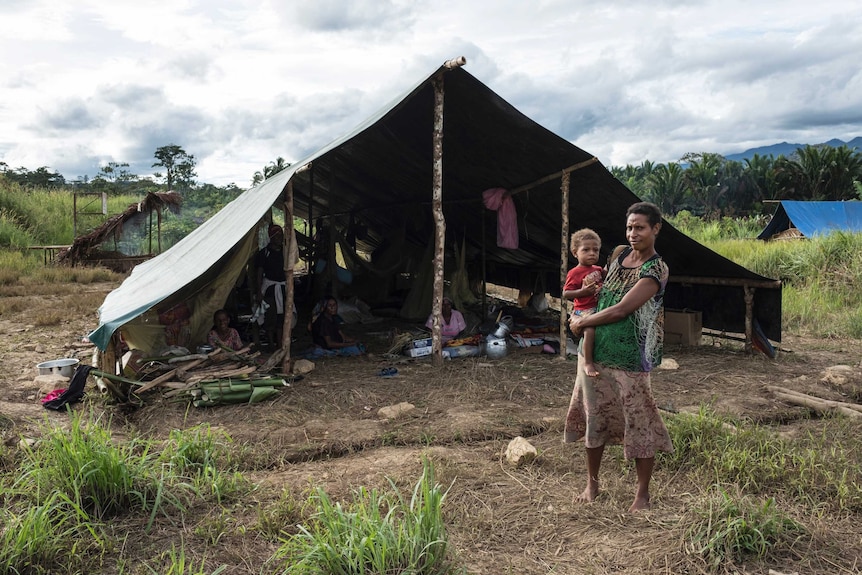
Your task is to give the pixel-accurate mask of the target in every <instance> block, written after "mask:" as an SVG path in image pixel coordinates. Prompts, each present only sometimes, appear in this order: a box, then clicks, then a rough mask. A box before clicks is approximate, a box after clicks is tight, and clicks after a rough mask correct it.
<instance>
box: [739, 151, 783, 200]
mask: <svg viewBox="0 0 862 575" xmlns="http://www.w3.org/2000/svg"><path fill="white" fill-rule="evenodd" d="M744 161H745V171H746V172H747V173H748V177H749V179H750V180H751V182H752V183H753V184H754V186H755V187H756V189H757V196H756V200H755V201H758V202H762V201H763V200H777V199H778V198H779V194H780V192H781V188H780V186H779V183H778V175H777V173H776V171H775V158H774V157H773V156H772V154H769V155H768V156H761V155H760V154H754V156H752V157H751V158H746V159H745V160H744Z"/></svg>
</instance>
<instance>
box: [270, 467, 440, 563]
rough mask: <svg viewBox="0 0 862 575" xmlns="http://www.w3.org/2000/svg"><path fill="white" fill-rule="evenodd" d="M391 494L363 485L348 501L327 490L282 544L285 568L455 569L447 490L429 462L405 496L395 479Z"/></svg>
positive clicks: (320, 492)
mask: <svg viewBox="0 0 862 575" xmlns="http://www.w3.org/2000/svg"><path fill="white" fill-rule="evenodd" d="M390 487H391V492H390V493H382V492H379V491H377V490H376V489H374V490H371V491H369V490H367V489H365V488H360V489H359V490H358V491H356V492H355V493H354V497H353V500H352V501H351V502H350V503H348V504H345V505H342V504H341V503H335V502H333V501H332V500H331V499H330V498H329V496H328V495H327V494H326V492H324V491H323V490H322V489H319V490H318V491H317V493H316V494H315V495H314V496H313V503H314V505H315V506H316V508H317V513H316V514H315V515H314V518H313V520H312V521H311V522H310V524H308V525H303V526H300V532H299V533H298V534H296V535H294V536H292V537H290V538H289V539H288V540H287V541H286V542H285V544H284V545H282V546H281V547H280V548H279V551H278V553H277V560H279V561H283V565H284V570H283V571H282V572H283V573H291V574H307V575H310V574H319V575H329V574H333V573H357V574H358V573H412V574H415V575H438V574H439V575H443V574H448V573H454V572H455V567H454V566H453V564H452V563H451V562H450V559H449V557H448V554H449V550H448V544H447V541H446V533H445V528H444V523H443V517H442V504H443V500H444V498H445V492H444V491H443V490H442V489H441V488H440V486H439V485H437V484H435V483H434V471H433V466H432V464H431V463H430V461H428V460H425V461H424V462H423V473H422V477H421V478H420V480H419V482H418V483H417V484H416V486H415V488H414V490H413V496H412V497H411V499H410V501H409V502H408V501H406V500H405V498H404V497H403V495H402V494H401V493H400V492H399V490H398V488H397V487H396V486H395V484H394V483H392V481H391V480H390Z"/></svg>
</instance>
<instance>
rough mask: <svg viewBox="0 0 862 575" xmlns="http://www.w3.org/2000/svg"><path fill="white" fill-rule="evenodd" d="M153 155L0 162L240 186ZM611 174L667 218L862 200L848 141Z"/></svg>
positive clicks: (34, 176)
mask: <svg viewBox="0 0 862 575" xmlns="http://www.w3.org/2000/svg"><path fill="white" fill-rule="evenodd" d="M154 158H155V159H156V162H154V163H153V165H152V167H154V168H162V169H163V170H164V172H156V173H154V174H153V175H152V179H151V178H148V177H143V178H142V177H139V176H137V175H136V174H132V173H131V172H129V170H128V167H129V164H127V163H123V162H109V163H108V164H107V165H105V166H102V167H101V168H100V170H99V173H98V174H97V175H96V176H95V177H93V178H92V179H88V178H87V177H84V178H83V179H82V180H78V181H74V182H71V183H69V182H66V180H65V178H63V176H62V175H61V174H59V173H57V172H55V171H51V169H50V168H48V167H47V166H42V167H40V168H37V169H36V170H28V169H27V168H24V167H21V168H16V169H10V168H9V166H7V165H6V164H5V163H4V162H0V173H2V174H3V175H4V176H5V177H6V178H7V179H8V180H9V181H11V182H15V183H18V184H19V185H22V186H25V187H28V186H29V187H43V188H56V187H63V186H67V185H71V186H75V187H84V188H87V189H89V190H92V191H116V192H124V193H135V192H146V191H153V190H157V189H167V190H173V191H178V192H180V193H182V194H183V196H184V199H185V200H186V201H187V202H191V203H200V204H204V203H210V204H212V205H219V206H221V205H224V204H225V203H227V202H228V201H230V200H231V199H233V198H234V197H236V195H238V194H239V193H240V192H241V191H242V190H240V189H239V188H238V187H237V186H236V185H235V184H229V185H228V186H226V187H217V186H213V185H212V184H199V183H198V182H197V181H196V180H195V178H196V177H197V173H196V171H195V168H196V162H195V157H194V155H192V154H189V153H187V152H186V151H185V150H184V149H183V148H182V147H181V146H178V145H176V144H168V145H166V146H161V147H159V148H156V151H155V153H154ZM289 166H290V163H289V162H286V161H285V160H284V158H281V157H279V158H277V159H276V160H275V161H273V162H270V163H269V164H267V165H266V166H264V168H263V169H262V170H260V171H257V172H255V173H254V175H253V176H252V180H251V183H252V185H253V186H254V185H257V184H259V183H261V182H263V181H264V180H266V179H267V178H269V177H271V176H273V175H275V174H277V173H278V172H280V171H282V170H284V169H285V168H287V167H289ZM610 171H611V173H612V174H613V175H614V176H615V177H616V178H617V179H618V180H620V181H621V182H622V183H623V184H625V185H626V187H628V188H629V189H630V190H632V191H633V192H634V193H635V194H636V195H637V196H638V197H640V198H641V199H644V200H648V201H651V202H654V203H656V204H657V205H658V206H660V207H661V209H662V210H663V211H664V212H665V213H667V214H668V215H674V214H676V213H678V212H680V211H682V210H687V211H689V212H691V213H693V214H697V215H700V216H703V217H705V218H707V219H720V218H722V217H725V216H729V217H737V216H749V215H756V214H760V213H762V212H763V204H764V202H765V201H766V200H852V199H862V154H860V152H859V151H857V150H856V149H855V148H853V149H851V148H849V147H847V146H840V147H832V146H827V145H819V146H804V147H800V148H798V149H797V150H796V152H794V153H793V154H791V155H790V156H784V155H780V156H778V157H774V156H773V155H771V154H770V155H768V156H761V155H759V154H755V155H754V156H753V157H751V158H747V159H745V160H743V161H742V162H738V161H735V160H728V159H727V158H725V157H724V156H722V155H720V154H713V153H708V152H700V153H689V154H686V155H684V156H683V157H682V158H681V159H680V160H679V161H678V162H668V163H667V164H661V163H654V162H651V161H649V160H645V161H644V162H643V163H641V164H640V165H638V166H633V165H631V164H629V165H627V166H625V167H617V166H612V167H611V168H610ZM770 211H771V210H770Z"/></svg>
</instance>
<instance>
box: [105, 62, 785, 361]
mask: <svg viewBox="0 0 862 575" xmlns="http://www.w3.org/2000/svg"><path fill="white" fill-rule="evenodd" d="M439 75H442V76H443V80H444V82H443V83H444V89H445V109H444V124H443V133H444V136H443V161H442V165H443V203H444V206H443V209H444V216H445V221H446V233H447V246H449V245H460V244H461V242H462V241H463V242H465V244H466V252H467V255H466V261H467V262H468V266H469V267H470V272H471V277H481V273H482V266H481V264H480V262H482V258H483V252H484V258H485V265H484V269H485V273H486V279H487V281H489V282H491V283H494V284H498V285H503V286H509V287H520V286H524V285H528V287H533V286H535V285H536V284H537V282H536V276H537V275H541V276H542V277H543V278H544V280H545V282H544V285H545V287H546V291H547V292H548V293H550V294H551V295H554V296H559V295H560V288H561V286H560V279H559V275H560V245H561V241H562V240H563V238H562V237H561V236H562V234H561V229H562V218H561V215H560V212H561V206H560V200H561V191H560V178H559V177H553V178H550V179H549V180H548V181H547V182H545V183H542V184H540V185H536V186H534V187H531V188H529V189H528V190H526V191H523V192H520V193H516V194H515V195H513V199H514V202H515V205H516V208H517V213H518V228H519V237H520V246H519V249H517V250H510V249H504V248H498V247H497V246H496V228H497V223H496V222H497V219H496V216H497V214H496V213H495V212H492V211H490V210H487V209H485V208H484V206H483V202H482V192H483V191H484V190H486V189H489V188H494V187H503V188H507V189H510V190H514V189H517V188H518V187H522V186H526V185H528V184H531V183H534V182H537V181H539V180H542V179H543V178H546V177H548V176H553V175H554V174H557V175H558V176H559V174H560V173H561V172H562V171H563V170H565V169H566V168H569V167H571V166H574V165H576V164H579V163H581V162H590V160H593V156H592V155H591V154H589V153H587V152H585V151H584V150H581V149H580V148H578V147H577V146H574V145H572V144H571V143H570V142H568V141H567V140H565V139H563V138H561V137H560V136H557V135H556V134H554V133H552V132H550V131H549V130H547V129H546V128H544V127H542V126H540V125H539V124H537V123H536V122H534V121H533V120H531V119H530V118H528V117H526V116H525V115H524V114H522V113H521V112H519V111H518V110H517V109H515V108H514V107H513V106H512V105H510V104H509V103H508V102H506V101H505V100H503V99H502V98H501V97H500V96H498V95H497V94H495V93H494V92H493V91H492V90H490V89H489V88H488V87H487V86H485V85H484V84H483V83H482V82H480V81H479V80H477V79H476V78H474V77H473V76H472V75H471V74H469V73H468V72H467V71H466V70H464V69H462V68H457V69H454V70H446V69H445V68H444V67H441V68H439V69H438V70H436V71H435V72H434V73H433V74H431V75H430V76H429V77H427V78H425V79H424V80H422V81H421V82H419V83H418V84H416V85H415V87H414V88H412V89H411V90H409V91H408V92H407V93H405V94H404V95H402V96H401V97H399V98H397V99H395V100H393V101H392V102H391V103H390V104H389V105H387V106H385V107H384V108H383V109H381V110H380V111H379V112H378V113H376V114H375V115H373V116H371V117H369V118H368V119H366V120H365V121H364V122H363V123H362V124H360V125H359V126H358V127H357V128H356V129H355V130H354V131H353V132H351V133H350V134H348V135H346V136H344V137H342V138H339V139H337V140H335V141H333V142H331V143H330V144H328V145H326V146H325V147H323V148H322V149H321V150H319V151H318V152H316V153H314V154H312V155H311V156H309V157H307V158H305V159H303V160H300V161H299V162H296V163H295V164H293V165H292V166H290V167H289V168H287V169H285V170H284V171H282V172H279V173H277V174H276V175H274V176H272V177H270V178H268V179H267V180H266V181H264V182H263V183H262V184H260V185H259V186H257V187H255V188H252V189H250V190H248V191H247V192H245V193H244V194H242V195H241V196H240V197H239V198H237V199H236V200H234V201H233V202H231V203H230V204H228V205H227V206H226V207H225V208H223V209H222V210H221V211H220V212H219V213H218V214H216V215H215V216H214V217H213V218H211V219H210V220H208V221H207V222H205V223H204V224H203V225H202V226H200V227H199V228H197V229H196V230H195V231H193V232H192V233H191V234H189V236H187V237H186V238H184V239H183V240H182V241H181V242H180V243H178V244H177V245H175V246H174V247H173V248H171V249H170V250H168V251H166V252H164V253H163V254H161V255H160V256H158V257H157V258H155V259H153V260H150V261H149V262H147V264H146V266H145V267H142V266H138V268H136V269H135V271H134V272H133V273H132V276H130V278H128V279H127V280H126V282H124V284H123V285H122V286H120V287H119V288H118V289H117V290H115V291H114V292H112V293H111V294H109V296H108V298H106V300H105V303H104V304H103V305H102V307H101V308H100V326H99V328H98V329H97V330H96V331H95V332H94V333H93V334H91V339H93V338H94V337H96V339H93V341H98V342H99V345H100V346H101V345H106V344H107V338H109V337H110V334H111V333H113V331H114V330H115V329H117V328H118V327H119V326H121V325H123V324H125V323H126V322H129V321H131V319H132V318H134V317H137V316H138V315H139V314H140V313H141V312H142V311H143V310H146V309H149V308H150V307H152V306H153V305H155V304H157V303H158V302H161V301H165V300H168V299H169V298H170V297H172V296H171V294H173V293H175V292H178V291H180V290H182V289H190V288H189V287H184V286H189V285H190V282H192V281H194V280H193V279H192V276H198V275H201V276H203V275H204V274H205V273H209V272H208V270H209V269H210V267H212V266H217V265H219V263H218V262H219V261H221V260H220V258H222V256H221V254H224V253H225V250H226V248H224V247H222V246H223V244H224V245H226V244H227V243H230V244H231V245H233V244H234V243H236V244H239V243H240V242H241V240H242V239H243V238H245V237H246V236H247V234H248V233H249V232H250V230H251V229H252V228H253V227H256V226H257V225H258V223H259V222H260V218H261V217H262V216H263V215H264V214H265V213H266V211H268V210H269V206H271V205H272V204H273V202H277V203H278V204H279V205H280V197H281V194H282V190H284V188H285V186H286V185H287V183H288V181H290V180H292V181H293V183H294V185H293V192H294V214H295V215H297V216H300V217H302V218H305V219H309V220H312V221H315V220H317V219H318V218H320V217H324V218H326V219H329V220H339V222H340V223H342V224H343V223H344V222H345V221H347V222H350V223H352V224H353V225H354V229H357V230H362V233H357V234H356V236H357V238H358V240H359V241H358V245H359V247H360V248H363V249H364V250H367V251H373V253H374V254H375V258H376V256H377V253H378V252H379V251H380V250H384V249H386V247H387V245H389V246H390V248H392V247H393V246H392V244H394V249H395V250H396V251H399V250H400V251H402V252H407V251H411V250H413V251H417V250H418V251H419V252H420V253H421V251H422V250H423V248H424V247H425V246H427V245H428V243H429V242H433V241H434V240H433V238H434V223H433V220H432V214H431V209H430V205H431V198H432V169H433V166H432V163H433V153H432V134H433V121H434V88H433V83H434V79H435V78H436V77H438V76H439ZM306 166H309V167H310V169H304V168H305V167H306ZM637 201H638V198H637V197H636V196H635V195H634V194H633V193H632V192H631V191H629V190H628V189H627V188H626V187H625V186H624V185H623V184H622V183H621V182H619V181H618V180H617V179H616V178H614V176H613V175H612V174H611V173H610V172H609V171H608V170H607V169H606V168H605V167H604V166H603V165H602V164H601V163H599V162H598V161H592V162H591V163H589V165H587V166H586V167H583V168H581V169H578V170H575V171H573V172H572V173H571V184H570V202H569V206H568V216H569V231H570V232H572V231H574V230H576V229H578V228H581V227H590V228H592V229H594V230H595V231H596V232H598V234H599V235H600V236H601V238H602V240H603V251H604V253H605V255H607V254H608V253H610V251H611V250H612V249H613V247H614V246H615V245H618V244H622V243H625V212H626V209H627V208H628V207H629V206H630V205H631V204H632V203H634V202H637ZM395 230H398V231H400V232H401V234H400V235H397V237H393V232H394V231H395ZM566 244H567V245H568V241H567V239H566ZM656 247H657V250H658V251H659V253H660V254H661V255H662V256H663V257H664V258H665V260H666V261H667V263H668V265H669V266H670V270H671V281H670V284H669V285H668V288H667V291H666V297H665V306H666V307H668V308H680V309H682V308H688V309H692V310H700V311H701V312H702V313H703V325H704V326H705V327H708V328H713V329H716V330H723V331H728V332H734V333H743V332H744V331H745V312H746V304H745V298H744V293H745V290H746V287H745V286H746V285H748V286H749V287H750V286H752V285H754V286H760V287H763V288H766V289H756V290H755V292H754V299H753V306H754V308H753V309H754V319H755V320H756V321H757V322H758V323H759V325H760V327H761V328H762V330H763V332H764V333H765V334H766V335H767V337H769V338H770V339H773V340H776V341H780V339H781V288H780V283H778V282H774V281H772V280H767V279H766V278H763V277H761V276H759V275H757V274H755V273H753V272H751V271H749V270H747V269H745V268H743V267H741V266H739V265H737V264H735V263H733V262H731V261H730V260H727V259H726V258H724V257H722V256H720V255H718V254H716V253H715V252H713V251H711V250H709V249H708V248H706V247H704V246H702V245H700V244H698V243H697V242H695V241H694V240H692V239H690V238H689V237H687V236H685V235H684V234H682V233H681V232H679V231H677V230H676V229H674V228H673V227H671V226H670V225H668V224H665V226H664V228H663V230H662V232H661V234H660V236H659V239H658V243H657V246H656ZM375 250H377V251H375ZM391 251H392V250H391V249H390V252H391ZM215 252H218V253H215ZM180 259H181V260H182V261H183V264H182V267H181V268H180V269H177V270H172V271H171V273H170V274H168V275H166V274H165V271H164V270H165V269H166V267H171V266H172V265H175V264H177V263H178V262H179V260H180ZM574 263H575V262H574V261H570V262H569V266H571V265H574ZM139 268H141V269H139ZM179 271H182V273H181V274H179V273H178V272H179Z"/></svg>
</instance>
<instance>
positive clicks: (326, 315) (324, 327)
mask: <svg viewBox="0 0 862 575" xmlns="http://www.w3.org/2000/svg"><path fill="white" fill-rule="evenodd" d="M324 302H325V305H324V306H323V311H322V312H321V314H320V315H318V316H317V319H315V320H314V322H313V323H312V324H311V336H312V339H313V340H314V345H315V349H314V350H313V352H312V355H315V356H327V355H362V354H363V353H365V346H364V345H362V344H361V343H359V342H357V341H356V340H355V339H354V338H352V337H349V336H346V335H344V332H343V331H341V323H340V322H339V321H338V319H337V318H338V301H337V300H336V299H335V298H334V297H332V296H326V297H325V298H324Z"/></svg>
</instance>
